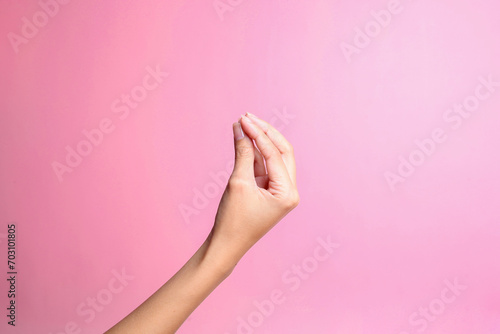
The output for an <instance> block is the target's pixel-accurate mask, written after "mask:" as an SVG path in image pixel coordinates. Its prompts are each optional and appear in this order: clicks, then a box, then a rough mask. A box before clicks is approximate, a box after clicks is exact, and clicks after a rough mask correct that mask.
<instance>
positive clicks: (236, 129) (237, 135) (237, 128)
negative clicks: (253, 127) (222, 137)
mask: <svg viewBox="0 0 500 334" xmlns="http://www.w3.org/2000/svg"><path fill="white" fill-rule="evenodd" d="M233 134H234V140H240V139H241V138H243V137H245V133H243V129H242V128H241V124H240V123H239V122H236V123H233Z"/></svg>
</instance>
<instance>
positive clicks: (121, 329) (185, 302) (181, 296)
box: [106, 234, 243, 334]
mask: <svg viewBox="0 0 500 334" xmlns="http://www.w3.org/2000/svg"><path fill="white" fill-rule="evenodd" d="M211 235H212V234H210V235H209V237H208V238H207V240H205V242H204V243H203V245H202V246H201V247H200V248H199V249H198V251H197V252H196V253H195V254H194V255H193V256H192V257H191V258H190V259H189V261H188V262H187V263H186V264H185V265H184V266H183V267H182V268H181V269H180V270H179V271H178V272H177V273H176V274H175V275H174V276H173V277H172V278H171V279H170V280H169V281H168V282H166V283H165V284H164V285H163V286H162V287H160V288H159V289H158V290H157V291H156V292H155V293H154V294H153V295H151V296H150V297H149V298H148V299H147V300H146V301H145V302H144V303H142V304H141V305H140V306H139V307H138V308H136V309H135V310H134V311H133V312H132V313H130V314H129V315H128V316H127V317H125V318H124V319H123V320H122V321H120V322H119V323H118V324H116V325H115V326H114V327H113V328H111V329H110V330H109V331H107V332H106V334H117V333H120V334H121V333H134V334H136V333H148V334H149V333H151V334H160V333H161V334H167V333H175V331H176V330H177V329H178V328H179V327H180V326H181V325H182V323H183V322H184V321H185V319H187V317H188V316H189V315H190V314H191V313H192V312H193V311H194V310H195V309H196V308H197V307H198V305H199V304H201V302H202V301H203V300H205V298H206V297H207V296H208V295H209V294H210V293H211V292H212V291H213V290H214V289H215V288H216V287H217V286H218V285H219V284H220V283H221V282H222V281H223V280H224V279H225V278H227V277H228V276H229V274H230V273H231V272H232V269H233V268H234V266H235V265H236V263H237V262H238V261H239V259H240V258H241V256H242V255H243V254H241V256H240V255H238V254H237V253H235V252H233V251H232V250H231V251H230V250H228V248H227V247H223V245H221V244H215V243H214V242H213V240H212V238H211Z"/></svg>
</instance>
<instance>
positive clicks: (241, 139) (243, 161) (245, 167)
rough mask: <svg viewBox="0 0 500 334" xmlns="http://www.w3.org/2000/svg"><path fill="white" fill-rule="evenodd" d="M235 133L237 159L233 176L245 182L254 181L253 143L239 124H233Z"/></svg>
mask: <svg viewBox="0 0 500 334" xmlns="http://www.w3.org/2000/svg"><path fill="white" fill-rule="evenodd" d="M233 133H234V158H235V161H234V170H233V175H234V176H235V177H239V178H242V179H244V180H250V179H252V180H254V170H253V166H254V148H253V142H252V140H251V139H250V138H248V136H247V135H245V132H243V129H242V128H241V124H240V123H239V122H236V123H233Z"/></svg>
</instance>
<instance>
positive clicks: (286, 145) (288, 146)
mask: <svg viewBox="0 0 500 334" xmlns="http://www.w3.org/2000/svg"><path fill="white" fill-rule="evenodd" d="M283 146H284V148H285V151H286V152H288V153H293V146H292V144H290V143H289V142H288V141H285V142H284V145H283Z"/></svg>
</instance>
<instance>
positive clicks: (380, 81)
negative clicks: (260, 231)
mask: <svg viewBox="0 0 500 334" xmlns="http://www.w3.org/2000/svg"><path fill="white" fill-rule="evenodd" d="M63 2H65V1H62V0H61V1H60V2H54V1H49V0H44V1H42V2H41V3H42V4H45V5H43V6H42V5H41V4H40V3H39V2H37V1H28V2H21V3H20V2H18V1H12V0H5V1H2V4H1V5H0V7H1V10H0V12H1V14H0V17H1V20H0V32H1V35H2V36H4V37H2V42H1V45H0V47H1V53H0V57H1V58H0V61H1V63H0V64H1V65H0V66H1V68H2V71H1V76H0V77H1V80H0V94H1V99H0V109H1V114H0V115H1V118H0V144H1V156H2V157H1V160H0V183H1V187H0V210H1V223H0V228H1V230H0V248H1V253H0V254H1V255H0V259H1V263H3V264H2V266H1V268H2V269H1V275H0V277H4V278H2V279H1V280H0V281H1V282H2V283H1V284H0V296H1V297H0V303H1V309H2V310H3V311H2V317H1V318H2V319H3V320H2V321H1V323H0V332H2V333H45V334H48V333H52V334H56V333H57V334H59V333H67V334H68V333H102V332H103V331H104V330H106V329H107V328H109V327H110V326H111V325H113V324H114V323H116V322H117V321H118V320H120V319H121V318H122V317H124V316H125V315H126V314H128V313H129V312H130V311H131V310H132V309H134V308H135V307H137V306H138V305H139V304H140V303H141V302H142V301H143V300H145V299H146V298H147V297H148V296H149V295H150V294H151V293H153V292H154V291H155V290H156V289H157V288H158V287H159V286H160V285H161V284H163V283H164V282H165V281H166V280H167V279H168V278H169V277H170V276H171V275H173V274H174V273H175V272H176V271H177V269H178V268H179V267H180V266H181V265H182V264H183V263H184V262H185V261H186V260H187V259H188V258H189V257H190V256H191V254H192V253H193V252H194V251H195V250H196V249H197V248H198V246H199V245H200V244H201V242H202V241H203V240H204V238H205V236H206V235H207V233H208V232H209V230H210V228H211V224H212V223H213V218H214V215H215V211H216V209H217V205H218V200H219V198H220V195H221V194H222V190H223V184H224V183H225V181H226V180H227V172H226V170H230V168H231V161H232V159H233V146H232V145H233V141H232V133H231V123H232V122H234V121H236V120H237V119H238V117H239V115H240V114H241V113H244V112H247V111H250V112H252V113H255V114H257V115H259V116H261V117H262V118H264V119H267V120H272V121H273V122H274V124H275V125H276V126H277V127H278V128H280V129H281V130H282V132H283V133H284V134H285V135H286V136H287V138H288V139H289V140H290V141H291V142H292V144H294V147H295V149H296V159H297V164H298V183H299V191H300V194H301V199H302V201H301V204H300V206H299V207H298V208H297V209H296V210H295V211H293V213H291V214H290V215H289V216H288V217H286V218H285V219H284V221H282V223H281V224H279V225H278V226H277V227H276V228H275V229H274V230H273V231H271V232H270V233H269V234H268V235H267V236H266V237H265V238H264V239H263V240H261V242H260V243H259V244H258V245H257V246H256V247H255V248H254V249H252V250H251V251H250V252H249V253H248V254H247V256H246V257H245V258H244V259H243V260H242V261H241V262H240V264H239V266H238V267H237V269H236V270H235V272H234V274H233V275H232V276H231V277H230V278H228V279H227V280H226V281H225V282H224V283H223V284H222V285H221V286H220V287H219V288H218V289H217V290H216V291H215V292H214V293H213V294H212V295H211V296H210V297H209V298H208V299H207V300H206V301H205V303H203V304H202V305H201V306H200V307H199V309H197V310H196V311H195V312H194V313H193V314H192V316H191V317H190V318H189V319H188V320H187V321H186V323H185V324H184V326H183V327H182V329H181V330H179V333H220V334H224V333H228V334H234V333H292V334H295V333H328V334H330V333H338V334H344V333H345V334H362V333H384V334H389V333H392V334H404V333H421V332H425V333H429V334H430V333H454V334H459V333H460V334H462V333H463V334H465V333H467V334H470V333H481V334H482V333H484V334H499V333H500V285H499V282H500V263H499V261H498V256H499V254H500V252H499V251H500V246H499V245H500V243H499V238H500V226H499V223H500V210H499V206H498V203H499V198H500V174H499V172H498V171H499V168H500V155H499V150H498V143H499V141H500V132H499V131H498V129H499V126H500V85H499V84H498V82H500V60H499V59H500V44H499V39H498V36H499V33H500V21H499V20H498V12H499V10H500V5H499V3H498V1H493V0H480V1H464V0H459V1H457V0H455V1H451V0H441V1H431V0H419V1H409V0H401V1H399V2H398V1H387V0H384V1H378V0H377V1H366V0H365V1H363V0H361V1H319V0H317V1H314V0H313V1H284V0H280V1H257V0H246V1H238V0H232V1H229V0H221V1H219V2H216V5H217V6H218V7H217V8H218V11H219V12H218V11H217V10H216V8H215V7H214V2H213V1H212V0H206V1H173V0H172V1H152V0H146V1H141V2H140V3H139V2H137V3H134V4H130V3H128V2H124V1H71V2H69V3H64V4H63ZM54 4H57V5H54ZM42 7H44V8H45V12H42V13H41V14H40V11H42V10H44V9H42ZM46 12H50V14H51V15H48V14H43V13H46ZM23 18H25V19H23ZM377 20H378V21H377ZM32 24H33V26H31V27H30V25H32ZM37 25H38V26H37ZM30 28H31V29H30ZM360 31H361V32H360ZM366 34H367V35H366ZM152 71H156V72H157V74H156V75H155V76H152V75H151V74H150V72H152ZM166 73H168V75H167V74H166ZM487 81H490V82H489V83H488V82H487ZM126 95H129V96H131V97H130V99H131V100H130V101H129V102H126V101H125V100H122V99H126V98H127V96H126ZM127 103H129V104H128V105H127ZM461 105H463V107H461ZM460 108H461V109H460ZM92 129H100V130H98V132H96V131H91V130H92ZM83 131H91V132H90V133H91V134H93V136H94V137H92V138H93V140H94V142H95V144H91V146H89V144H87V143H89V142H86V136H85V134H84V133H83ZM100 134H102V136H101V135H100ZM67 146H69V147H70V149H74V150H78V149H79V150H80V152H84V153H85V154H87V155H86V156H83V157H81V160H80V161H79V160H78V158H76V157H73V158H72V159H73V160H70V162H71V163H72V164H73V166H74V167H69V166H68V167H67V168H68V169H65V170H64V172H61V170H60V171H59V174H60V175H59V177H58V175H57V173H56V172H55V170H54V162H58V163H60V164H61V165H58V166H59V168H61V166H62V164H64V165H67V162H66V158H67V154H68V153H67V152H68V151H67ZM69 169H71V172H70V171H69ZM390 173H392V174H390ZM387 178H389V180H392V181H388V179H387ZM391 184H392V186H391ZM11 222H15V223H16V226H17V258H16V261H17V270H18V277H17V292H18V295H17V298H16V305H17V319H16V322H17V326H16V327H15V328H13V327H11V326H7V320H8V319H7V318H6V316H5V315H6V313H7V310H6V307H7V305H8V304H7V303H8V299H7V296H6V292H7V290H8V286H7V282H6V279H5V277H7V274H6V272H7V267H6V265H5V264H6V257H7V254H6V253H7V235H6V233H7V225H8V224H9V223H11ZM318 238H319V239H320V240H322V242H323V244H324V243H328V238H330V241H331V242H332V243H334V244H335V247H333V246H331V247H330V248H325V247H322V246H321V243H320V242H319V241H318ZM328 250H329V251H331V253H329V252H328ZM122 271H123V273H122ZM116 277H120V279H117V278H116ZM450 285H451V286H452V287H451V288H450ZM453 285H454V286H453ZM265 300H268V302H266V301H265ZM92 305H94V306H92ZM256 305H259V306H256Z"/></svg>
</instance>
